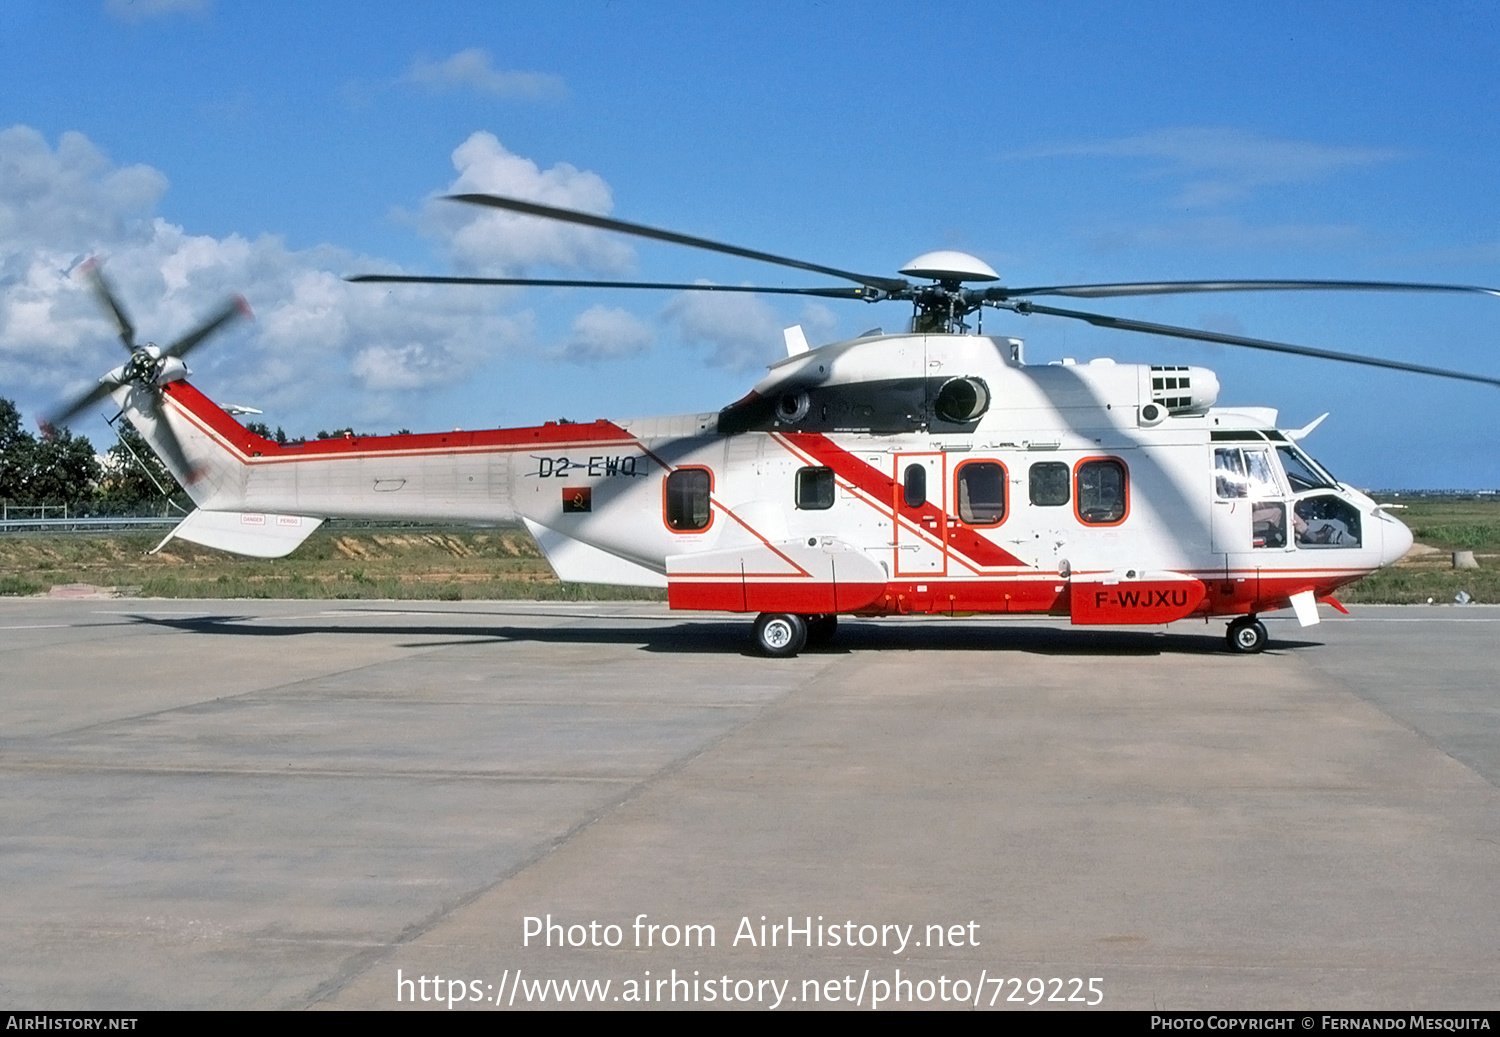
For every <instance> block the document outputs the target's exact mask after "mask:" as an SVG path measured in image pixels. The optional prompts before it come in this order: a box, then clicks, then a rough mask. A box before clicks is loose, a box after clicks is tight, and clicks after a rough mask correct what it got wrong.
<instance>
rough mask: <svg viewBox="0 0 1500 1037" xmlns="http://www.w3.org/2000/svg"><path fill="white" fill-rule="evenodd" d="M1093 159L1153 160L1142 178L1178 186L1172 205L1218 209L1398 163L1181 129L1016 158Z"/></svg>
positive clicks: (1368, 151) (1342, 150)
mask: <svg viewBox="0 0 1500 1037" xmlns="http://www.w3.org/2000/svg"><path fill="white" fill-rule="evenodd" d="M1073 156H1082V157H1092V156H1100V157H1105V158H1125V159H1148V160H1156V161H1157V162H1159V163H1162V164H1160V165H1157V166H1155V167H1153V168H1152V170H1151V171H1150V173H1149V174H1148V175H1150V176H1152V177H1158V178H1162V179H1170V180H1175V181H1179V189H1178V193H1177V195H1176V196H1175V197H1174V198H1173V199H1172V204H1174V205H1177V206H1184V207H1189V208H1199V207H1206V206H1214V205H1219V204H1222V203H1225V202H1229V201H1233V200H1236V199H1239V198H1243V197H1245V196H1247V195H1250V194H1252V193H1254V192H1255V191H1256V190H1258V189H1260V188H1265V187H1273V186H1277V185H1281V184H1292V183H1302V182H1306V181H1310V180H1321V179H1323V178H1325V177H1328V176H1330V175H1332V174H1334V173H1337V172H1341V171H1343V170H1346V169H1351V168H1355V167H1359V166H1368V165H1374V164H1377V163H1381V162H1390V161H1393V160H1395V159H1399V158H1402V157H1404V156H1403V153H1402V152H1399V151H1393V150H1390V149H1386V148H1359V147H1345V146H1341V145H1334V144H1318V143H1314V142H1311V141H1298V140H1285V139H1279V138H1276V137H1268V136H1265V135H1263V134H1259V133H1253V132H1250V131H1247V130H1237V129H1230V128H1224V127H1201V126H1180V127H1172V128H1168V129H1161V130H1155V131H1153V132H1151V133H1143V134H1139V135H1137V136H1134V137H1119V138H1116V139H1113V140H1104V141H1093V142H1085V143H1080V144H1054V145H1044V146H1041V147H1036V148H1028V149H1026V150H1024V151H1020V152H1017V153H1015V155H1014V156H1013V157H1015V158H1060V157H1073Z"/></svg>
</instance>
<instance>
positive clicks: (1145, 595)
mask: <svg viewBox="0 0 1500 1037" xmlns="http://www.w3.org/2000/svg"><path fill="white" fill-rule="evenodd" d="M454 200H455V201H458V202H462V203H469V204H474V205H482V206H490V207H493V208H498V209H503V210H508V211H511V212H518V213H522V214H527V215H530V216H535V217H541V218H547V219H553V220H562V221H565V222H569V223H574V224H581V225H584V226H589V227H595V228H601V229H605V230H611V231H617V232H622V233H626V234H632V235H636V236H640V237H646V238H652V239H655V240H660V241H668V242H675V243H677V244H682V245H688V246H693V247H697V248H703V249H709V250H711V251H715V252H720V253H727V254H729V255H736V256H741V257H744V258H749V259H755V260H759V261H762V262H768V263H773V264H777V265H780V266H784V267H793V268H797V269H800V270H804V271H809V272H813V273H818V274H822V275H826V276H830V277H834V278H838V279H841V280H843V281H845V282H849V283H850V284H851V285H852V287H842V286H841V287H813V288H786V287H779V288H766V287H760V288H757V287H741V286H724V285H708V284H662V283H656V282H615V281H604V282H601V281H579V280H555V279H533V278H477V277H416V276H394V275H366V276H360V277H353V278H351V279H350V280H353V281H364V282H385V283H427V284H434V283H437V284H471V285H472V284H489V285H531V286H566V287H592V288H599V287H618V288H651V289H670V290H676V291H720V292H724V291H728V292H761V293H769V294H789V295H810V296H817V297H822V298H834V299H858V300H865V301H871V302H873V301H881V300H905V301H909V302H911V303H912V304H913V307H914V311H913V312H914V316H913V318H912V322H911V330H910V331H909V332H907V333H903V334H891V335H886V334H881V333H879V332H873V333H869V334H866V335H864V336H861V337H860V338H857V339H853V340H851V341H847V342H838V343H834V344H831V345H825V346H821V347H819V348H816V349H810V348H808V346H807V343H806V341H805V339H804V337H803V336H802V333H801V331H800V329H796V328H791V329H788V330H787V334H786V338H787V351H788V355H787V357H786V358H785V359H783V360H781V361H779V362H777V363H775V364H773V365H771V367H770V371H769V373H768V374H767V375H766V377H764V378H763V379H761V381H760V382H759V383H757V384H756V386H755V387H754V388H753V389H752V390H751V391H750V392H749V394H747V395H746V396H745V397H744V398H743V399H741V400H739V401H737V402H735V403H731V404H729V405H728V406H726V407H724V408H723V409H722V410H719V411H717V412H709V413H702V414H686V415H678V416H673V417H656V418H643V419H636V420H624V421H609V420H604V419H600V420H598V421H595V422H593V423H592V424H566V423H564V424H556V423H552V422H549V423H547V424H545V425H542V426H540V427H536V428H514V429H494V430H490V431H473V432H444V433H435V434H427V435H397V436H377V437H358V438H355V437H349V438H342V439H329V440H320V441H315V442H307V443H299V444H287V445H278V444H277V443H275V442H272V441H270V440H267V439H264V438H262V437H261V436H258V435H255V434H254V433H252V432H250V431H248V430H247V429H245V428H244V427H242V426H241V425H240V424H239V423H237V422H236V421H235V420H234V417H233V416H232V415H231V413H230V412H229V411H226V410H225V409H223V408H221V407H219V406H218V405H216V404H215V403H213V401H211V400H210V399H209V398H208V397H206V396H205V395H203V394H202V393H201V392H199V391H198V390H197V389H196V388H194V387H193V386H192V385H190V384H189V383H188V382H187V381H186V380H185V379H186V376H187V374H188V373H189V372H188V369H187V367H186V365H185V363H184V362H183V358H184V357H185V356H186V355H187V354H188V353H189V352H190V351H191V350H192V349H194V348H196V347H197V346H198V345H200V344H201V343H202V342H203V341H204V340H205V339H206V338H207V337H208V336H209V335H210V334H212V333H213V332H215V331H217V330H219V329H220V328H221V327H223V326H224V325H226V324H227V323H229V322H230V321H232V320H234V319H235V318H236V317H237V316H238V315H239V314H240V313H241V312H248V311H247V310H246V307H245V305H244V303H243V301H242V300H236V301H235V302H234V303H232V304H230V305H228V306H226V307H225V308H224V309H223V310H222V311H220V312H219V313H217V314H215V315H214V316H213V317H212V318H211V319H209V320H208V321H207V322H205V323H204V324H203V325H201V326H200V327H198V328H197V329H196V330H194V331H193V332H191V333H189V334H188V335H186V336H184V337H183V338H182V339H180V340H178V341H177V342H175V343H173V344H172V345H170V346H168V347H165V348H160V347H157V346H155V345H152V344H149V343H148V344H146V345H138V344H137V343H136V341H135V330H134V328H133V326H132V325H131V323H130V321H129V319H128V318H127V316H126V315H125V311H124V309H123V308H122V307H121V306H120V304H119V303H118V301H117V300H116V298H115V296H114V294H113V293H112V292H111V291H110V289H109V287H108V286H107V284H106V283H105V281H104V280H103V278H102V276H101V275H100V273H99V271H98V270H97V268H96V267H92V266H91V267H89V274H90V276H91V277H92V280H93V283H94V286H95V289H96V291H97V292H98V294H99V296H100V297H101V299H102V300H103V302H104V304H105V306H106V308H107V309H108V310H109V312H110V313H111V315H112V316H113V318H114V320H115V322H116V324H117V326H118V328H119V334H120V339H121V341H122V342H123V343H124V345H125V348H126V349H127V350H128V351H129V353H130V358H129V360H128V361H127V362H126V363H125V364H123V365H122V366H120V367H118V368H116V369H115V370H113V371H111V372H109V373H108V374H107V375H105V376H104V377H103V378H102V379H101V380H100V382H99V384H98V385H97V386H95V387H94V388H92V389H91V390H90V391H88V392H87V393H85V394H83V395H82V396H80V397H79V398H77V399H75V400H73V401H72V402H71V403H69V404H68V405H67V406H65V407H63V408H61V409H60V410H59V412H58V413H57V414H56V415H55V416H53V418H52V419H51V422H50V423H51V424H62V423H64V422H66V421H68V420H69V419H71V418H72V417H74V416H76V415H77V414H79V413H80V412H82V411H83V410H84V409H85V408H87V407H90V406H93V405H95V404H97V403H98V402H100V401H102V400H103V399H105V398H106V397H108V398H111V399H113V401H114V402H115V403H116V404H118V406H119V407H120V408H121V410H122V412H123V414H124V415H125V417H127V418H128V419H129V420H130V421H131V423H132V424H134V425H135V427H136V428H138V429H139V430H140V432H141V433H142V435H143V436H144V437H145V438H146V440H147V442H148V443H150V445H151V447H152V448H153V449H154V450H155V451H156V452H157V454H159V455H160V457H161V458H162V460H163V461H164V462H165V463H166V465H167V467H168V468H169V469H170V470H171V472H172V474H173V475H174V476H175V477H176V478H177V479H178V481H179V482H181V483H182V484H183V486H184V487H185V488H186V490H187V492H188V493H189V495H190V496H191V497H192V499H193V502H194V503H195V504H196V505H197V510H195V511H193V512H192V513H191V514H189V515H188V516H187V518H185V519H184V520H183V521H182V522H181V523H180V524H179V525H178V526H177V528H176V529H175V530H174V531H173V533H172V536H177V537H181V538H183V539H187V540H190V541H194V542H197V543H200V544H206V545H209V546H212V547H216V548H222V549H224V550H227V551H232V552H238V553H242V554H248V555H256V556H261V557H279V556H282V555H285V554H287V553H289V552H290V551H292V550H293V549H295V548H296V546H297V545H298V544H300V543H301V542H302V541H303V540H304V539H305V538H306V537H307V536H308V535H309V534H310V533H311V532H312V531H313V530H314V529H315V528H317V526H318V525H319V524H320V523H321V522H322V521H323V520H324V519H327V518H332V517H339V518H361V519H407V520H433V521H448V522H463V523H497V522H510V521H515V520H516V519H519V520H520V521H521V522H523V523H524V524H525V526H526V528H527V529H528V530H530V532H531V534H532V535H533V536H534V537H535V538H536V540H537V543H538V544H540V546H541V548H542V550H543V552H545V554H546V556H547V559H548V561H549V562H550V563H551V565H552V567H553V569H554V570H555V571H556V573H557V575H558V577H559V578H560V579H563V580H569V581H578V582H584V583H603V584H623V585H633V586H649V587H664V588H666V590H667V600H668V602H669V604H670V605H671V607H672V608H674V609H706V610H720V611H730V612H743V613H756V614H758V618H757V619H756V621H755V625H754V631H755V638H756V641H757V644H758V646H759V648H760V649H761V651H763V652H765V653H766V654H768V655H773V656H790V655H795V654H797V653H798V652H799V651H801V650H802V649H803V648H804V647H805V646H808V645H816V644H819V643H822V642H826V641H827V640H828V639H829V638H830V637H831V636H832V635H833V633H834V630H835V627H836V624H837V617H838V616H840V615H856V616H887V615H898V614H941V615H959V614H966V613H1044V614H1050V615H1054V616H1066V617H1070V618H1071V620H1072V622H1073V623H1075V624H1151V625H1157V624H1164V623H1170V622H1173V621H1176V620H1181V619H1186V618H1188V617H1202V618H1204V619H1205V620H1206V619H1207V618H1208V617H1212V616H1224V617H1230V619H1231V622H1230V623H1229V628H1228V644H1229V647H1230V648H1231V649H1232V650H1233V651H1237V652H1259V651H1261V650H1262V649H1263V648H1264V647H1265V645H1266V640H1267V635H1266V628H1265V626H1264V624H1262V623H1261V622H1260V621H1259V620H1258V619H1257V616H1258V615H1259V614H1260V613H1262V612H1267V611H1270V610H1273V609H1281V608H1288V607H1290V608H1291V609H1293V610H1294V611H1295V614H1296V617H1297V619H1298V620H1299V621H1300V622H1301V623H1302V624H1303V625H1304V626H1305V625H1309V624H1312V623H1316V622H1318V612H1317V602H1319V601H1327V602H1328V603H1329V604H1331V605H1332V606H1334V607H1336V608H1340V609H1341V608H1342V606H1340V605H1338V603H1337V601H1335V600H1334V599H1332V597H1331V595H1332V593H1333V592H1334V591H1335V590H1336V589H1337V588H1339V587H1340V586H1343V585H1344V584H1347V583H1350V582H1352V581H1354V580H1357V579H1359V578H1360V577H1361V576H1364V575H1366V574H1368V573H1371V572H1373V571H1375V570H1377V569H1380V568H1381V567H1383V566H1388V565H1390V564H1392V563H1393V562H1395V561H1396V560H1397V559H1399V558H1401V557H1402V556H1403V555H1404V554H1405V553H1406V552H1407V550H1408V549H1409V548H1410V547H1411V544H1412V535H1411V533H1410V531H1409V530H1408V529H1407V528H1406V527H1405V526H1404V525H1403V524H1402V523H1401V522H1399V521H1397V520H1396V519H1395V518H1394V517H1393V516H1391V515H1390V514H1388V513H1387V512H1386V511H1385V510H1383V509H1382V508H1381V507H1380V506H1379V505H1378V504H1376V502H1375V501H1373V500H1371V499H1370V498H1369V497H1367V496H1365V495H1364V494H1362V493H1360V492H1358V491H1356V490H1354V489H1352V488H1351V487H1349V486H1347V485H1344V484H1343V483H1340V482H1339V481H1338V480H1337V479H1335V478H1334V477H1333V476H1331V475H1330V474H1329V473H1328V472H1327V470H1326V469H1324V468H1323V467H1322V466H1320V465H1319V464H1318V463H1317V462H1316V461H1314V460H1313V459H1312V458H1311V457H1309V456H1308V455H1307V454H1306V453H1304V452H1303V451H1302V449H1301V448H1300V447H1299V446H1298V445H1297V441H1298V440H1299V439H1301V438H1302V437H1303V436H1305V435H1306V434H1307V433H1308V432H1309V431H1311V429H1312V427H1313V425H1316V424H1317V423H1316V422H1314V423H1313V425H1310V426H1308V427H1307V428H1305V429H1301V430H1287V429H1281V428H1278V427H1277V422H1276V412H1275V411H1274V410H1271V409H1267V408H1235V409H1224V408H1219V407H1216V406H1215V401H1216V397H1217V395H1218V380H1217V379H1216V377H1215V376H1214V374H1213V372H1212V371H1209V370H1207V369H1205V368H1201V367H1183V366H1144V365H1133V364H1116V363H1113V362H1112V361H1109V360H1094V361H1092V362H1091V363H1087V364H1075V363H1073V362H1072V361H1067V360H1064V361H1062V362H1061V363H1050V364H1045V365H1029V364H1027V363H1026V362H1025V360H1024V356H1023V350H1022V343H1021V341H1020V340H1019V339H1014V338H1001V337H993V336H985V335H983V334H976V333H973V332H971V330H970V327H969V325H968V323H967V319H968V318H969V317H970V316H971V315H976V314H982V308H983V307H993V308H998V309H1002V310H1009V311H1011V312H1013V313H1017V314H1031V313H1041V314H1050V315H1052V316H1057V317H1069V318H1075V319H1078V320H1084V321H1088V322H1089V323H1091V324H1095V325H1098V326H1100V327H1109V328H1118V329H1121V330H1127V331H1138V332H1146V333H1150V334H1156V335H1166V336H1173V337H1178V338H1186V339H1195V340H1199V341H1204V342H1215V343H1222V344H1226V345H1235V346H1246V347H1250V348H1253V349H1262V350H1271V351H1275V352H1281V353H1291V354H1296V355H1300V356H1313V357H1321V358H1324V359H1329V360H1337V361H1344V362H1349V363H1357V364H1367V365H1373V366H1378V367H1386V368H1393V369H1396V370H1402V371H1411V372H1416V373H1420V374H1427V375H1437V376H1441V377H1445V378H1458V379H1464V380H1468V381H1476V382H1484V383H1487V384H1490V385H1500V379H1495V378H1489V377H1484V376H1481V375H1474V374H1466V373H1463V372H1459V371H1449V370H1443V369H1439V368H1432V367H1426V366H1422V365H1417V364H1407V363H1401V362H1397V361H1391V360H1385V359H1379V358H1374V357H1366V356H1357V355H1353V354H1346V353H1335V352H1330V351H1328V350H1319V349H1310V348H1305V347H1301V346H1294V345H1288V344H1285V343H1279V342H1268V341H1263V340H1259V339H1250V338H1243V337H1240V336H1235V335H1226V334H1220V333H1217V332H1211V331H1199V330H1194V329H1189V328H1181V327H1172V326H1167V325H1159V324H1150V323H1145V322H1141V321H1134V320H1126V319H1121V318H1116V317H1109V316H1104V315H1101V314H1096V313H1085V312H1080V311H1077V310H1070V309H1059V308H1056V307H1051V306H1044V305H1040V304H1038V303H1035V302H1032V301H1031V300H1032V299H1033V298H1035V297H1038V296H1062V297H1072V298H1085V299H1097V298H1108V297H1115V296H1133V295H1160V294H1173V293H1185V292H1229V291H1265V290H1284V291H1291V290H1365V291H1443V292H1480V293H1486V294H1490V295H1500V290H1496V289H1491V288H1480V287H1473V286H1465V285H1430V284H1407V283H1393V282H1361V281H1192V282H1162V283H1136V284H1095V285H1047V286H1035V287H1025V288H1006V287H1000V286H998V285H996V284H994V282H997V281H998V280H999V277H998V275H997V274H996V273H995V271H994V270H992V269H990V267H989V266H988V265H986V264H985V263H984V262H982V261H981V260H979V259H976V258H975V257H973V256H968V255H964V254H962V253H957V252H932V253H928V254H926V255H923V256H920V257H918V258H917V259H914V260H912V262H910V263H909V264H907V265H906V266H905V267H904V268H903V269H902V270H901V273H902V274H903V275H905V276H904V277H900V278H891V277H878V276H868V275H864V274H858V273H852V272H850V271H846V270H838V269H834V268H831V267H826V266H820V265H818V264H815V263H807V262H802V261H800V260H795V259H788V258H786V257H782V256H775V255H771V254H768V253H764V252H756V251H752V250H749V249H743V248H738V247H735V246H732V245H726V244H723V243H721V242H714V241H709V240H706V239H703V238H696V237H690V236H688V235H683V234H677V233H674V232H671V231H665V230H659V229H656V228H652V227H645V226H642V225H639V224H633V223H626V222H624V221H621V220H615V219H610V218H607V217H603V216H596V215H593V214H589V213H581V212H575V211H572V210H566V209H557V208H553V207H550V206H544V205H539V204H536V203H533V202H527V201H521V200H517V199H509V198H499V197H495V196H492V195H462V196H456V197H455V199H454ZM908 278H912V279H915V280H908ZM970 285H975V286H976V287H970ZM986 285H987V286H986ZM1320 420H1321V419H1320ZM168 539H170V537H169V538H168ZM164 543H165V541H164Z"/></svg>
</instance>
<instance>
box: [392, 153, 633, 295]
mask: <svg viewBox="0 0 1500 1037" xmlns="http://www.w3.org/2000/svg"><path fill="white" fill-rule="evenodd" d="M453 168H454V169H456V170H457V171H458V177H457V178H456V179H455V180H454V181H453V182H452V183H451V184H450V185H449V187H448V190H447V191H445V192H444V194H497V195H504V196H506V197H511V198H523V199H526V200H527V201H533V202H540V203H542V204H543V205H551V206H555V207H557V208H561V209H579V210H582V211H585V212H592V213H599V214H606V213H608V212H609V211H610V209H612V208H613V207H614V200H613V198H612V197H611V195H610V190H609V185H608V184H607V183H605V182H604V178H603V177H601V176H599V174H597V173H591V172H588V171H586V170H580V169H578V168H576V167H575V166H571V165H569V164H568V163H566V162H559V163H557V164H556V165H554V166H552V167H551V168H550V169H542V168H541V167H539V166H538V165H537V164H536V163H535V162H533V161H531V160H530V159H528V158H523V157H521V156H520V155H516V154H512V153H511V152H510V151H507V150H506V148H505V146H504V145H503V144H501V143H500V141H499V140H498V139H496V137H495V135H494V134H492V133H486V132H483V131H481V132H477V133H474V134H472V135H471V136H470V137H469V139H468V140H466V141H464V142H463V143H462V144H460V145H459V146H458V147H457V148H456V149H455V150H454V152H453ZM417 223H418V225H419V226H420V227H421V228H422V230H423V231H424V232H425V233H427V234H429V235H431V236H433V237H436V238H438V239H439V240H440V241H442V242H443V244H444V246H445V248H446V249H447V251H448V255H449V258H450V260H451V261H452V263H453V264H454V266H456V267H457V268H458V269H460V270H462V271H464V272H466V273H486V274H491V275H495V276H507V275H508V276H523V275H524V274H525V273H526V272H527V270H528V268H530V267H532V266H535V265H543V264H545V265H548V266H553V267H561V268H563V269H567V270H577V269H583V270H590V271H594V272H601V273H613V274H619V273H624V272H627V271H629V270H630V269H631V268H632V266H633V265H634V257H635V254H634V252H633V250H632V249H631V248H630V246H628V245H626V244H625V243H624V242H623V241H621V240H620V238H619V236H618V235H611V234H608V233H606V232H604V231H598V230H591V229H589V228H586V227H580V226H577V225H574V224H568V223H561V222H558V221H556V220H547V219H541V218H539V217H535V216H523V215H520V214H518V213H511V212H505V211H503V210H499V209H486V208H482V207H479V206H474V205H466V204H463V203H461V202H451V201H445V200H443V199H441V198H438V197H433V198H429V199H428V200H427V202H426V204H425V205H424V206H423V208H422V211H421V214H420V216H419V217H418V218H417Z"/></svg>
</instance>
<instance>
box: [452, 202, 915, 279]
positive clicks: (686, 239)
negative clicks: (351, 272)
mask: <svg viewBox="0 0 1500 1037" xmlns="http://www.w3.org/2000/svg"><path fill="white" fill-rule="evenodd" d="M446 197H447V198H449V199H450V200H452V201H455V202H468V203H469V204H470V205H488V206H490V207H491V208H493V209H507V210H509V211H511V212H519V213H524V214H526V215H527V216H542V217H545V218H546V219H549V220H561V221H562V222H564V223H577V224H580V225H582V226H585V227H597V228H599V229H600V230H613V231H619V232H620V233H621V234H634V235H635V236H636V237H638V238H652V239H654V240H656V241H670V242H672V243H673V244H676V245H688V246H690V247H692V248H702V249H707V250H708V251H710V252H722V253H724V254H726V255H730V256H741V257H743V258H745V259H758V260H760V261H761V262H762V263H775V264H776V265H777V266H789V267H794V268H796V269H798V270H810V271H812V272H813V273H815V274H827V275H828V276H829V277H837V278H840V279H841V280H844V281H853V282H854V283H855V284H862V285H867V286H868V287H870V288H879V289H880V290H881V291H883V292H899V291H902V290H903V289H905V288H908V287H909V286H910V283H909V282H908V281H905V280H903V279H900V278H892V277H873V276H871V275H869V274H856V273H851V272H850V271H848V270H839V269H837V268H835V267H831V266H819V265H818V264H817V263H805V262H803V261H802V260H800V259H788V258H787V257H785V256H774V255H772V254H771V253H769V252H757V251H755V250H754V249H748V248H740V247H738V246H736V245H726V244H724V243H723V242H721V241H710V240H709V239H707V238H695V237H693V236H691V235H689V234H678V233H676V232H675V231H670V230H660V229H658V228H656V227H647V226H644V225H642V224H639V223H626V222H625V221H624V220H613V219H610V218H609V217H608V216H595V215H594V214H593V213H587V212H576V211H574V210H572V209H557V208H554V207H553V206H550V205H538V204H537V203H536V202H523V201H521V200H520V199H519V198H502V197H499V196H498V195H493V194H451V195H447V196H446Z"/></svg>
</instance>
